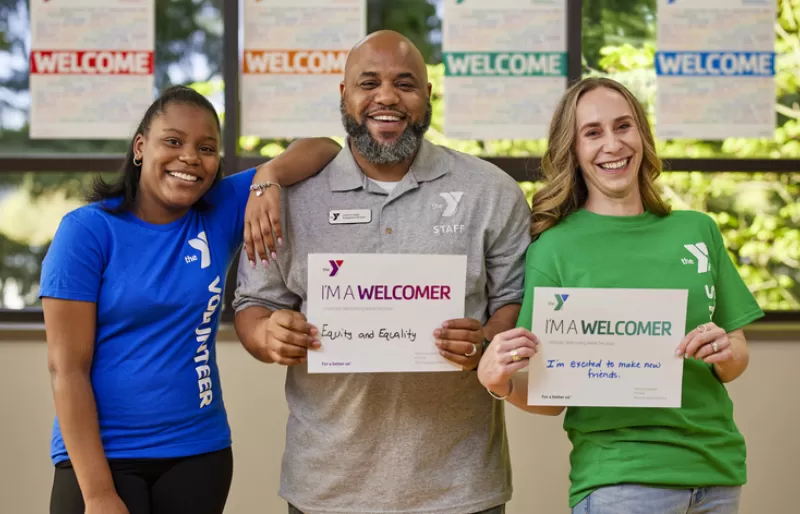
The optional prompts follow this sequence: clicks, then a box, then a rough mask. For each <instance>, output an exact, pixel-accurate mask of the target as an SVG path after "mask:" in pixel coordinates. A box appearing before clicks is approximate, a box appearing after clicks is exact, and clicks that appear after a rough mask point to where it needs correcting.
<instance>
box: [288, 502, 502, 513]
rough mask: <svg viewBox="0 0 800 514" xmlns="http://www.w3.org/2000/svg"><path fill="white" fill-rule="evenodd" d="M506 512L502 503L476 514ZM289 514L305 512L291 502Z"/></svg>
mask: <svg viewBox="0 0 800 514" xmlns="http://www.w3.org/2000/svg"><path fill="white" fill-rule="evenodd" d="M505 512H506V506H505V505H500V506H499V507H494V508H491V509H489V510H482V511H480V512H476V513H474V514H505ZM289 514H303V513H302V512H301V511H300V510H298V509H297V507H295V506H294V505H292V504H291V503H290V504H289Z"/></svg>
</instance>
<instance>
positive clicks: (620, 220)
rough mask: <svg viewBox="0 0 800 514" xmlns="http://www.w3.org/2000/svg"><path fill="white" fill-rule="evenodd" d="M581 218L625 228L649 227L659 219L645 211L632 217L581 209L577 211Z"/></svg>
mask: <svg viewBox="0 0 800 514" xmlns="http://www.w3.org/2000/svg"><path fill="white" fill-rule="evenodd" d="M576 214H578V215H579V217H582V218H586V219H590V220H592V221H593V222H594V223H602V224H606V225H616V226H624V227H635V226H641V225H647V224H649V223H651V222H653V220H655V219H656V218H657V216H656V215H655V214H653V213H652V212H650V211H644V212H643V213H641V214H634V215H632V216H614V215H610V214H597V213H596V212H592V211H589V210H587V209H586V208H585V207H581V208H580V209H578V210H577V211H576Z"/></svg>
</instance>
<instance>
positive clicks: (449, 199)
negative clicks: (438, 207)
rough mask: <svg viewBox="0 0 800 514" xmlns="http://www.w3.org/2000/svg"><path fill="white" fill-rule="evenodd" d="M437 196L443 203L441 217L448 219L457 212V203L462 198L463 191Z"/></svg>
mask: <svg viewBox="0 0 800 514" xmlns="http://www.w3.org/2000/svg"><path fill="white" fill-rule="evenodd" d="M439 196H441V197H442V199H443V200H444V201H445V207H444V210H443V211H442V217H445V218H449V217H451V216H453V215H454V214H455V213H456V211H458V202H460V201H461V197H462V196H464V192H463V191H453V192H451V193H439Z"/></svg>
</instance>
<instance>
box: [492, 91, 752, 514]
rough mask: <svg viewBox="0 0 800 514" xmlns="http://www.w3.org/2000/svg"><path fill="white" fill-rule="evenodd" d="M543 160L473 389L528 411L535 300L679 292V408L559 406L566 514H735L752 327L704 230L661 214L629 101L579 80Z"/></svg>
mask: <svg viewBox="0 0 800 514" xmlns="http://www.w3.org/2000/svg"><path fill="white" fill-rule="evenodd" d="M549 140H550V144H549V148H548V150H547V152H546V153H545V155H544V157H543V159H542V167H543V170H544V174H545V177H546V182H547V184H546V186H545V187H544V188H543V189H542V190H540V191H539V192H538V193H537V194H536V195H535V196H534V199H533V214H532V218H531V234H532V236H533V241H534V242H533V243H532V244H531V245H530V246H529V248H528V251H527V256H526V272H525V297H524V300H523V305H522V310H521V314H520V317H519V321H518V324H517V325H518V327H517V328H516V329H513V330H510V331H507V332H504V333H502V334H499V335H497V336H496V337H495V338H494V339H493V341H492V343H491V344H490V345H489V347H488V348H487V351H486V353H485V354H484V356H483V358H482V359H481V363H480V366H479V369H478V377H479V379H480V381H481V383H482V384H483V385H484V387H486V388H487V389H488V390H489V392H490V393H491V394H492V396H494V397H495V398H497V399H501V400H507V401H509V402H510V403H512V404H514V405H515V406H517V407H518V408H520V409H523V410H526V411H528V412H533V413H537V414H545V415H552V416H555V415H558V414H560V413H561V412H562V411H563V410H564V407H541V406H529V405H528V404H527V403H528V398H527V394H528V384H527V374H525V373H516V372H517V371H519V370H521V369H523V368H525V367H526V366H527V365H528V359H530V358H533V357H534V356H535V355H536V352H537V346H538V344H539V343H538V340H537V338H536V335H534V334H532V333H531V332H530V328H531V322H532V316H533V307H532V300H533V288H534V287H537V286H540V287H585V288H608V287H616V288H665V289H686V290H687V291H688V303H687V312H686V327H685V331H684V332H683V333H684V334H685V338H684V339H683V340H682V341H681V342H680V344H679V345H678V347H677V348H676V354H677V355H681V354H683V355H684V356H685V357H686V358H685V359H684V371H683V389H682V403H681V405H682V406H681V407H680V408H634V407H626V408H618V407H569V408H567V409H566V410H567V412H566V415H565V417H564V429H565V430H566V431H567V433H568V435H569V438H570V441H571V442H572V445H573V449H572V452H571V455H570V462H571V471H570V482H571V486H570V496H569V504H570V507H572V508H573V513H575V514H640V513H642V514H644V513H647V514H650V513H654V512H657V513H659V514H673V513H674V514H678V513H680V514H700V513H703V514H735V513H736V512H738V505H739V496H740V490H741V485H742V484H744V483H745V481H746V467H745V456H746V449H745V442H744V438H743V437H742V435H741V434H740V433H739V431H738V429H737V428H736V424H735V423H734V420H733V405H732V402H731V400H730V397H729V396H728V393H727V390H726V389H725V386H724V385H723V384H724V383H725V382H730V381H731V380H734V379H735V378H737V377H738V376H739V375H741V374H742V372H744V370H745V368H746V367H747V363H748V350H747V342H746V340H745V337H744V333H743V331H742V327H744V326H745V325H747V324H748V323H750V322H752V321H754V320H756V319H758V318H760V317H761V316H763V312H762V311H761V309H760V308H759V306H758V304H757V303H756V301H755V299H754V298H753V296H752V294H751V293H750V292H749V290H748V289H747V287H746V286H745V284H744V282H743V281H742V279H741V277H740V276H739V274H738V272H737V271H736V268H735V267H734V265H733V263H732V262H731V259H730V257H729V256H728V253H727V251H726V249H725V245H724V243H723V240H722V235H721V233H720V231H719V229H718V227H717V225H716V224H715V222H714V221H713V220H712V219H711V218H710V217H709V216H707V215H706V214H703V213H700V212H694V211H676V212H672V211H671V210H670V208H669V207H668V206H667V205H666V204H665V203H664V201H663V200H662V199H661V198H660V197H659V194H658V191H657V189H656V187H655V185H654V182H655V179H656V178H657V177H658V175H659V174H660V172H661V164H660V162H659V160H658V157H657V156H656V153H655V144H654V142H653V136H652V133H651V130H650V126H649V124H648V122H647V118H646V117H645V114H644V109H643V108H642V106H641V104H640V103H639V102H638V101H637V100H636V98H635V97H634V96H633V95H632V94H631V93H630V92H629V91H628V90H627V89H626V88H625V87H624V86H622V85H621V84H619V83H617V82H614V81H612V80H609V79H605V78H588V79H585V80H583V81H581V82H579V83H577V84H575V85H574V86H572V87H571V88H570V89H569V90H568V91H567V92H566V93H565V95H564V96H563V98H562V99H561V101H560V103H559V105H558V107H557V108H556V111H555V114H554V116H553V120H552V123H551V125H550V134H549Z"/></svg>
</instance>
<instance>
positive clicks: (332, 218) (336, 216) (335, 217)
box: [330, 211, 342, 223]
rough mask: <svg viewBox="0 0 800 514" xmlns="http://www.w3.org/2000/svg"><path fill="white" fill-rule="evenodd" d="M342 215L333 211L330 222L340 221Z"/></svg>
mask: <svg viewBox="0 0 800 514" xmlns="http://www.w3.org/2000/svg"><path fill="white" fill-rule="evenodd" d="M341 214H342V213H341V212H333V211H331V219H330V222H331V223H333V222H334V221H336V220H338V219H339V216H341Z"/></svg>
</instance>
